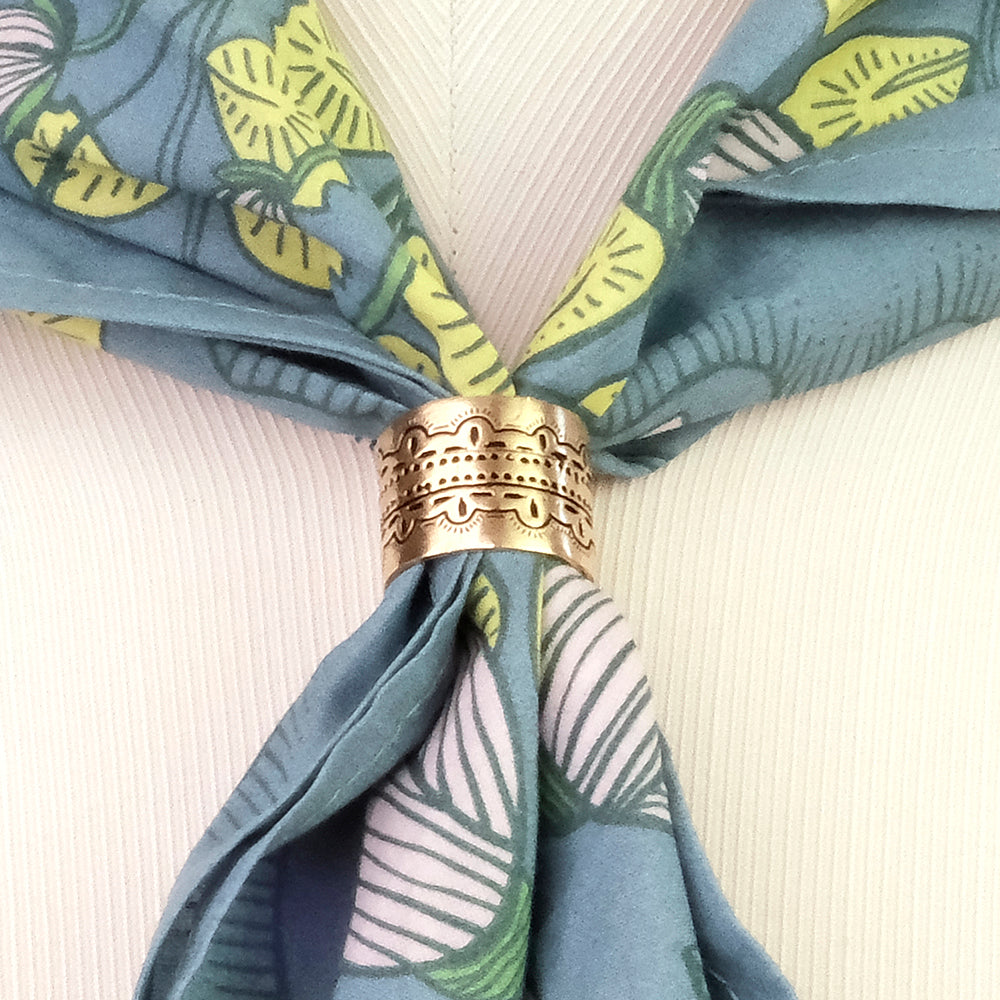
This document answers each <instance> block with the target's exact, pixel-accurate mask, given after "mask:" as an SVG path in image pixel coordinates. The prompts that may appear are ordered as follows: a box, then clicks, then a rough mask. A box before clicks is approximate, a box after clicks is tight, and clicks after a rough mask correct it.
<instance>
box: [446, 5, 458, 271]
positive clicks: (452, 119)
mask: <svg viewBox="0 0 1000 1000" xmlns="http://www.w3.org/2000/svg"><path fill="white" fill-rule="evenodd" d="M457 3H458V0H448V204H447V215H448V228H449V230H450V231H451V232H450V237H449V246H448V258H449V270H450V271H451V272H452V274H454V273H455V262H456V260H457V259H458V246H457V240H456V237H457V236H458V229H457V227H456V226H455V178H456V177H457V175H458V169H457V167H456V164H455V132H456V118H457V100H456V97H455V64H456V51H457V48H458V28H457V24H456V20H457Z"/></svg>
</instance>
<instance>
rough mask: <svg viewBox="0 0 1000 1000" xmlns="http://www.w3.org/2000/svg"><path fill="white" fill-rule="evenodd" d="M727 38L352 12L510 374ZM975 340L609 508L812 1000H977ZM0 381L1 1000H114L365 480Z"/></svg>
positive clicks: (306, 441)
mask: <svg viewBox="0 0 1000 1000" xmlns="http://www.w3.org/2000/svg"><path fill="white" fill-rule="evenodd" d="M740 5H741V3H740V2H732V3H730V2H717V3H715V4H711V5H697V6H696V5H694V4H689V3H686V2H684V0H670V2H668V3H661V4H660V5H659V6H657V7H656V9H655V10H654V9H652V7H651V5H648V4H645V3H643V2H642V0H619V2H618V3H616V4H611V3H610V2H608V0H589V2H579V3H573V4H570V3H568V2H566V3H564V2H562V0H559V2H555V3H551V4H549V5H547V6H546V7H545V8H544V9H541V8H540V5H537V4H535V3H534V2H528V0H518V2H515V3H507V4H504V5H496V4H493V3H490V2H488V0H451V2H449V0H419V2H416V3H414V2H412V0H411V2H410V3H407V4H405V5H404V4H402V3H393V4H391V5H390V4H388V3H383V4H379V5H377V9H372V8H373V5H370V4H367V3H365V2H363V0H350V2H349V3H347V2H346V0H343V2H342V4H341V5H339V6H338V9H337V18H338V20H339V21H340V22H341V23H342V24H343V27H344V30H345V33H346V34H347V36H348V43H349V46H350V47H351V48H353V49H354V50H355V51H356V52H357V53H359V56H360V58H361V59H362V60H363V62H362V64H361V68H360V73H361V75H362V76H364V77H365V78H366V79H367V80H368V81H375V82H376V85H375V86H374V87H372V88H371V89H372V93H373V99H374V100H375V102H376V104H377V105H378V106H379V107H380V109H383V117H384V118H386V119H387V121H388V124H389V127H390V129H391V131H392V133H393V135H394V136H395V137H396V144H397V146H398V147H399V148H400V150H401V158H402V160H403V163H404V167H405V169H406V171H407V173H408V175H409V177H410V178H411V180H412V183H413V185H414V186H415V189H416V194H417V198H418V200H419V202H420V204H421V207H422V209H423V211H424V213H425V215H426V216H427V221H428V224H429V226H430V228H431V229H432V232H433V234H434V236H435V238H436V239H437V240H438V241H439V242H440V243H441V245H442V247H443V248H444V249H445V251H446V253H447V254H448V255H449V258H450V259H451V260H452V261H453V262H454V264H455V268H456V270H457V271H458V274H459V277H460V279H461V281H462V282H463V287H464V289H465V291H466V293H467V295H468V296H469V298H470V299H471V300H472V302H473V305H474V306H475V308H476V312H477V314H478V315H479V316H480V317H481V318H482V320H483V323H484V325H485V326H486V327H487V329H488V330H489V331H490V332H491V334H493V335H495V336H497V337H498V338H499V339H502V341H503V343H504V344H505V347H506V350H507V353H508V355H512V354H514V353H516V351H517V349H518V348H519V347H520V346H521V345H522V344H523V341H524V337H525V335H526V332H527V331H528V330H529V329H530V327H531V325H532V323H533V322H534V321H535V320H537V318H538V316H539V315H540V314H541V313H542V312H544V310H545V308H546V306H547V303H548V301H549V300H550V299H551V297H552V295H553V293H554V292H556V291H558V287H559V285H560V284H561V282H562V281H563V280H564V279H565V277H566V276H567V275H568V274H569V273H570V272H571V271H572V269H573V267H574V266H575V260H574V259H573V258H574V256H575V255H578V254H579V253H581V252H582V251H583V250H584V248H585V245H586V243H587V242H588V240H589V239H590V237H591V236H592V235H593V234H594V233H595V231H596V230H597V229H598V227H599V225H600V222H601V216H602V215H603V214H604V212H605V211H606V209H607V207H608V206H609V205H610V204H611V203H613V201H614V199H615V198H616V197H617V195H618V193H619V190H620V188H621V186H622V184H623V183H624V180H625V177H626V175H627V173H628V172H629V170H630V169H631V167H632V166H633V165H634V163H635V162H636V161H637V159H638V157H639V156H641V152H642V148H643V146H644V145H645V143H646V142H647V141H648V140H649V138H651V137H652V135H653V134H655V132H656V130H657V129H658V127H659V126H660V125H661V124H662V122H663V121H665V120H666V118H667V117H668V116H669V113H670V111H671V110H672V109H673V108H674V107H675V106H676V105H677V103H678V102H679V101H680V99H681V98H682V96H683V91H684V89H685V86H686V85H687V84H688V83H689V82H690V81H691V80H692V79H693V77H694V75H695V73H696V71H697V68H698V66H699V65H700V64H701V63H702V62H703V61H704V59H705V58H706V56H707V53H708V51H709V49H710V47H711V45H712V44H714V42H715V40H716V39H717V38H718V36H719V35H720V34H721V33H722V31H723V30H724V27H725V26H726V25H727V24H728V22H729V21H730V20H731V19H732V17H733V16H734V15H735V13H736V9H737V8H738V7H739V6H740ZM654 19H655V20H656V21H657V22H658V24H659V26H658V27H657V29H656V31H655V32H654V31H652V30H650V27H651V23H652V21H653V20H654ZM670 21H672V22H673V27H670V26H668V27H667V28H664V27H663V23H664V22H670ZM626 37H628V39H629V40H628V42H627V44H626V43H625V42H623V39H624V38H626ZM398 53H404V57H402V58H400V57H398V55H397V54H398ZM414 67H415V68H414ZM657 79H660V80H666V81H667V82H668V84H675V85H673V86H668V87H667V89H666V91H663V90H660V89H659V87H657V88H654V86H653V82H652V81H654V80H657ZM645 119H648V121H647V123H646V124H645V125H643V126H641V129H640V127H639V126H638V125H637V124H636V123H637V122H642V121H643V120H645ZM526 137H530V138H526ZM619 146H620V147H621V149H623V150H625V151H626V153H625V155H624V157H623V159H622V160H621V161H616V159H615V156H613V155H612V153H613V152H615V155H617V152H616V151H617V150H618V149H619ZM998 333H1000V324H992V325H991V326H987V327H984V328H981V329H979V330H976V331H972V332H970V333H967V334H965V335H963V336H961V337H959V338H957V339H956V340H954V341H952V342H950V343H947V344H944V345H941V346H939V347H937V348H934V349H932V350H929V351H925V352H923V353H922V354H920V355H918V356H916V357H914V358H910V359H906V360H904V361H901V362H898V363H896V364H894V365H892V366H889V367H887V368H885V369H882V370H881V371H879V372H876V373H873V374H870V375H868V376H864V377H861V378H858V379H854V380H852V381H851V382H849V383H847V384H845V385H843V386H840V387H836V388H833V389H829V390H823V391H819V392H815V393H811V394H808V395H806V396H804V397H802V398H800V399H796V400H792V401H789V402H786V403H782V404H774V405H772V406H769V407H762V408H758V409H757V410H754V411H751V412H749V413H747V414H744V415H741V416H740V417H738V418H737V419H735V420H733V421H732V422H730V423H729V424H728V425H726V426H724V427H722V428H720V429H719V430H717V431H716V432H715V433H713V434H712V435H710V436H709V437H708V438H707V439H705V440H704V441H702V442H700V443H699V444H697V445H696V446H695V447H694V448H692V449H691V450H690V451H689V452H688V453H687V454H685V455H684V456H682V457H681V458H680V459H678V460H677V461H676V462H674V463H673V464H672V465H671V467H670V468H668V469H666V470H664V471H662V472H661V473H658V474H657V475H655V476H652V477H650V478H649V479H646V480H644V481H641V482H635V483H630V484H618V485H614V486H607V485H606V486H604V487H603V488H602V490H601V494H600V504H599V508H600V509H599V521H600V534H601V538H600V541H601V544H602V557H601V558H602V565H601V581H602V584H603V585H604V586H605V587H606V588H607V589H609V590H610V591H611V593H612V594H613V595H614V596H615V598H616V599H617V600H618V601H619V603H620V604H621V605H622V606H623V607H624V609H625V610H626V611H627V612H628V614H629V615H630V618H631V621H632V624H633V626H634V627H635V629H636V630H637V632H638V634H639V638H640V640H641V645H642V648H643V651H644V659H645V661H646V663H647V665H648V667H649V669H650V672H651V675H652V679H653V684H654V688H655V691H656V694H657V699H658V709H659V716H660V718H661V720H662V721H663V723H664V725H665V727H666V730H667V732H668V735H669V738H670V741H671V743H672V745H673V747H674V750H675V755H676V757H677V761H678V764H679V768H680V771H681V776H682V779H683V780H684V783H685V786H686V788H687V791H688V795H689V798H690V801H691V805H692V808H693V811H694V815H695V819H696V822H697V824H698V826H699V829H700V830H701V831H702V832H703V834H704V837H705V840H706V843H707V846H708V850H709V853H710V855H711V856H712V859H713V861H714V862H715V864H716V865H717V867H718V870H719V872H720V874H721V877H722V880H723V883H724V886H725V887H726V889H727V891H728V892H729V893H730V895H731V897H732V898H733V899H734V901H735V904H736V907H737V910H738V911H739V913H740V914H741V915H742V916H743V917H744V918H745V919H746V920H747V921H748V923H749V924H750V926H751V928H752V929H753V930H754V931H755V932H756V933H757V934H759V935H760V936H761V937H762V938H763V939H764V940H765V942H766V943H767V945H768V947H769V948H770V949H771V950H772V952H773V953H774V954H775V955H776V956H777V957H778V958H779V959H780V961H781V962H782V964H783V966H784V967H785V969H786V970H787V971H788V973H789V974H790V975H791V977H792V979H793V981H794V982H795V984H796V985H797V987H798V989H799V991H800V994H801V997H802V1000H844V998H846V997H850V998H853V997H864V998H865V1000H932V998H933V1000H938V998H940V997H941V996H961V997H963V998H964V1000H993V998H995V997H996V996H997V995H998V991H1000V958H998V956H1000V880H998V873H997V848H996V830H997V829H998V826H1000V795H998V793H997V789H998V787H1000V735H998V733H1000V682H998V680H997V673H998V666H1000V664H998V662H997V661H998V659H1000V655H998V653H997V650H998V648H1000V643H998V639H1000V635H998V632H1000V592H998V588H997V571H998V568H1000V518H998V515H997V513H996V504H995V502H994V501H995V494H996V487H997V483H998V482H1000V453H998V451H997V448H996V443H995V442H996V435H997V428H998V427H1000V391H998V389H997V386H996V381H995V378H993V377H992V374H991V373H993V372H996V371H997V370H998V366H1000V342H998V337H997V334H998ZM0 380H2V384H3V387H4V391H3V393H0V667H2V670H0V831H2V836H0V845H2V846H0V885H3V886H4V888H5V889H6V890H7V891H6V896H7V898H6V900H5V905H4V907H3V908H2V909H0V996H2V997H3V998H7V997H11V998H17V1000H81V998H91V997H94V998H97V997H100V998H102V1000H107V998H125V997H127V996H128V994H129V992H130V989H131V986H132V983H133V981H134V978H135V975H136V972H137V970H138V966H139V963H140V962H141V959H142V955H143V952H144V948H145V944H146V941H147V940H148V937H149V934H150V933H151V932H152V928H153V926H154V924H155V921H156V918H157V915H158V912H159V909H160V907H161V905H162V902H163V900H164V898H165V895H166V893H167V891H168V889H169V886H170V884H171V882H172V880H173V877H174V875H175V873H176V871H177V869H178V867H179V866H180V864H181V863H182V861H183V858H184V856H185V855H186V852H187V851H188V849H189V848H190V846H191V844H192V843H193V842H194V841H195V839H196V838H197V837H198V836H199V834H200V833H201V831H202V830H203V828H204V827H205V826H206V825H207V823H208V821H209V820H210V819H211V817H212V816H213V814H214V812H215V811H216V809H217V808H218V806H219V805H220V804H221V802H222V801H223V799H224V798H225V797H226V795H227V794H228V791H229V790H230V789H231V787H232V786H233V784H234V783H235V781H236V780H237V779H238V777H239V776H240V774H241V773H242V770H243V768H244V767H245V766H246V764H247V763H248V762H249V760H250V759H251V758H252V757H253V755H254V753H255V752H256V749H257V748H258V746H259V744H260V741H261V740H262V739H263V738H264V736H265V735H266V734H267V732H268V731H269V729H270V727H271V726H272V725H273V724H274V722H275V721H276V720H277V718H278V717H279V716H280V714H281V712H282V711H283V709H284V708H285V706H286V705H287V704H288V702H289V701H290V700H291V699H292V698H293V697H294V695H295V693H296V692H297V691H298V690H299V689H300V688H301V686H302V684H303V683H304V681H305V679H306V678H307V677H308V675H309V673H310V672H311V670H312V668H313V667H314V665H315V663H316V662H317V660H318V659H319V658H320V657H321V656H322V655H323V653H325V652H326V651H327V649H329V648H330V647H331V646H332V645H333V644H335V643H336V642H337V641H339V640H340V639H341V638H343V637H344V636H346V635H347V634H348V633H349V632H350V631H351V630H352V629H353V628H354V627H356V626H357V625H358V624H359V623H360V621H361V620H362V619H363V618H364V616H365V615H366V614H367V613H368V612H369V611H370V610H371V609H372V608H373V607H374V606H375V603H376V602H377V600H378V595H379V586H378V579H379V576H378V571H377V543H376V534H377V532H376V515H375V504H376V498H375V484H374V474H373V470H372V468H371V466H370V457H369V454H368V451H367V448H365V447H364V446H361V445H358V444H355V443H354V442H353V441H350V440H347V439H343V438H339V437H335V436H332V435H327V434H323V433H320V432H316V431H313V430H311V429H309V428H306V427H302V426H298V425H293V424H292V423H290V422H289V421H285V420H282V419H279V418H273V417H271V416H269V415H268V414H266V413H261V412H260V411H257V410H254V409H252V408H251V407H249V406H245V405H241V404H237V403H234V402H233V401H231V400H229V399H225V398H219V397H215V396H213V395H211V394H209V393H206V392H201V391H197V390H193V389H190V388H188V387H186V386H184V385H181V384H179V383H176V382H174V381H172V380H170V379H168V378H166V377H163V376H159V375H156V374H154V373H151V372H147V371H145V370H141V369H138V368H136V367H134V366H132V365H130V364H128V363H126V362H121V361H116V360H115V359H112V358H109V357H106V356H104V355H102V354H100V353H98V352H94V351H91V350H88V349H87V348H84V347H82V346H80V345H78V344H76V343H72V342H69V341H63V340H60V339H58V338H57V337H54V336H53V335H52V334H49V333H43V332H41V331H39V330H36V329H34V328H29V327H27V326H26V325H25V324H24V323H22V322H21V321H18V320H6V321H2V325H0ZM348 510H350V511H351V516H350V518H348V517H347V516H346V513H345V512H346V511H348Z"/></svg>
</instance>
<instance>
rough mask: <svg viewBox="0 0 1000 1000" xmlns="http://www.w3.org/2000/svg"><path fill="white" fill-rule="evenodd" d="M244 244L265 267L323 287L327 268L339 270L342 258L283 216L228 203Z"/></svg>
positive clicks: (328, 282) (326, 286) (302, 283)
mask: <svg viewBox="0 0 1000 1000" xmlns="http://www.w3.org/2000/svg"><path fill="white" fill-rule="evenodd" d="M231 211H232V213H233V221H234V222H235V223H236V231H237V232H238V233H239V237H240V240H241V242H242V243H243V245H244V246H245V247H246V248H247V250H249V251H250V253H251V254H253V256H254V257H256V258H257V260H259V261H260V262H261V263H262V264H263V265H264V266H265V267H266V268H268V269H269V270H271V271H274V273H275V274H278V275H281V277H283V278H287V279H288V280H289V281H294V282H297V283H298V284H300V285H307V286H309V287H310V288H317V289H320V290H321V291H325V290H326V289H328V288H329V287H330V272H331V271H333V272H334V273H335V274H338V275H339V274H341V273H342V271H343V264H344V258H343V257H342V256H341V255H340V254H339V253H338V252H337V251H336V250H334V248H333V247H331V246H328V245H327V244H326V243H324V242H323V241H322V240H318V239H316V237H315V236H310V235H309V234H308V233H305V232H303V231H302V230H301V229H299V228H298V226H294V225H292V224H291V223H290V222H288V221H287V219H285V218H283V217H278V218H274V217H272V216H271V215H268V214H258V213H257V212H252V211H250V210H249V209H247V208H243V207H242V206H241V205H233V206H232V207H231Z"/></svg>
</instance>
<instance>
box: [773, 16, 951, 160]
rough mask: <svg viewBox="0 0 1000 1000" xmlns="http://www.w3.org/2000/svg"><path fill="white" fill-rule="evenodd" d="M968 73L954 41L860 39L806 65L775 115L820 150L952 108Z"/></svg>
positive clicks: (945, 38) (928, 38)
mask: <svg viewBox="0 0 1000 1000" xmlns="http://www.w3.org/2000/svg"><path fill="white" fill-rule="evenodd" d="M968 68H969V46H968V43H966V42H964V41H962V40H961V39H960V38H947V37H941V36H930V37H926V38H895V37H891V36H887V35H862V36H860V37H858V38H852V39H851V40H850V41H848V42H845V43H844V44H843V45H841V46H840V47H839V48H837V49H836V50H835V51H833V52H831V53H830V55H828V56H824V57H823V58H822V59H820V60H819V61H818V62H815V63H813V65H812V66H810V67H809V69H808V70H806V72H805V73H804V74H803V76H802V79H801V80H799V83H798V86H796V88H795V91H794V92H793V93H792V95H791V96H790V97H789V98H788V99H787V100H786V101H785V102H784V103H783V104H782V105H781V108H780V110H781V111H782V112H783V113H784V114H786V115H788V117H789V118H791V119H792V120H793V121H794V122H795V124H796V125H798V126H799V128H800V129H802V131H803V132H805V133H807V134H808V135H809V136H811V138H812V140H813V142H814V143H815V144H816V145H817V146H818V147H821V148H822V147H824V146H829V145H830V144H831V143H833V142H836V140H837V139H842V138H844V137H845V136H848V135H855V134H860V133H862V132H867V131H868V130H869V129H872V128H875V127H876V126H878V125H885V124H886V123H887V122H891V121H897V120H898V119H901V118H905V117H907V116H908V115H917V114H920V113H921V112H922V111H928V110H929V109H931V108H934V107H937V106H938V105H940V104H949V103H951V102H952V101H954V100H955V98H956V97H957V96H958V92H959V90H961V87H962V83H963V82H964V80H965V74H966V71H967V70H968Z"/></svg>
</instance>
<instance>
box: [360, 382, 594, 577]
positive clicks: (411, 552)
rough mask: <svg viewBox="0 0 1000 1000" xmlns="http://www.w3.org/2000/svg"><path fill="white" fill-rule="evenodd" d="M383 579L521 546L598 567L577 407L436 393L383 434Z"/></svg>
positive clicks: (584, 437)
mask: <svg viewBox="0 0 1000 1000" xmlns="http://www.w3.org/2000/svg"><path fill="white" fill-rule="evenodd" d="M376 446H377V448H378V453H379V479H380V482H381V486H382V504H381V506H382V552H383V569H384V574H385V579H386V582H388V581H389V580H391V579H392V578H393V577H394V576H395V575H396V574H397V573H399V572H400V571H401V570H403V569H405V568H407V567H408V566H412V565H413V564H414V563H417V562H419V561H421V560H422V559H426V558H430V557H431V556H437V555H444V554H446V553H448V552H462V551H470V550H476V549H520V550H523V551H528V552H540V553H544V554H547V555H553V556H556V557H557V558H559V559H562V560H563V561H564V562H568V563H569V564H570V565H573V566H575V567H576V568H577V569H579V570H581V571H582V572H583V573H585V574H586V575H587V576H592V566H593V561H594V558H593V557H594V537H593V514H592V500H591V471H590V463H589V461H588V457H587V432H586V428H585V427H584V425H583V422H582V421H581V420H580V419H579V417H577V416H576V415H575V414H573V413H571V412H570V411H568V410H564V409H563V408H562V407H559V406H555V405H553V404H551V403H545V402H542V401H541V400H537V399H531V398H528V397H504V396H482V397H457V398H451V399H441V400H435V401H434V402H432V403H427V404H425V405H424V406H421V407H418V408H417V409H416V410H413V411H411V412H410V413H408V414H406V415H405V416H404V417H402V418H401V419H400V420H398V421H396V422H395V423H393V424H392V425H391V426H390V427H389V428H388V429H387V430H386V431H385V433H384V434H382V436H381V437H380V438H379V439H378V442H377V444H376Z"/></svg>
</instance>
